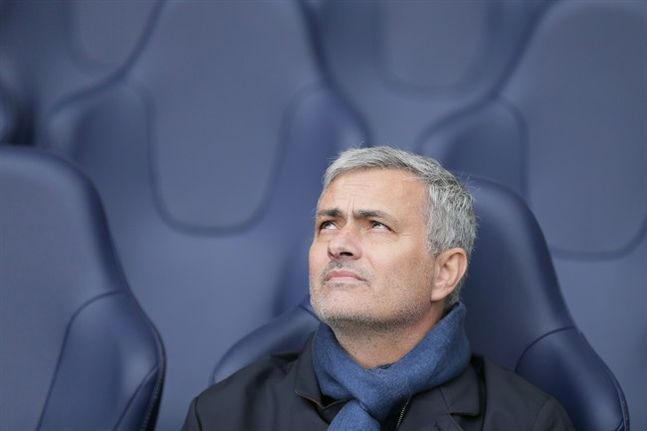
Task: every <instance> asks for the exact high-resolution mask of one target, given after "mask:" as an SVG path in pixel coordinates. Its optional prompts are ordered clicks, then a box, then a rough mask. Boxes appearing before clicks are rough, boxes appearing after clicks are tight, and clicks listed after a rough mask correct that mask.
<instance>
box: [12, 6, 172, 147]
mask: <svg viewBox="0 0 647 431" xmlns="http://www.w3.org/2000/svg"><path fill="white" fill-rule="evenodd" d="M158 3H159V0H138V1H133V2H114V1H107V2H103V1H76V0H49V1H40V0H21V1H5V2H0V87H4V90H5V92H6V93H7V94H8V95H9V100H7V101H6V102H10V103H11V106H10V108H11V112H13V114H14V115H13V116H12V118H11V119H12V123H11V124H10V125H9V127H7V131H10V132H11V135H10V136H5V137H4V139H3V136H2V128H1V127H0V142H2V141H3V140H4V141H7V140H10V141H11V142H13V143H16V144H21V145H34V136H35V130H36V129H38V128H40V127H42V119H43V118H44V117H45V116H46V114H47V112H48V110H49V109H50V108H51V107H52V105H53V104H54V103H55V101H57V100H59V99H60V98H63V97H65V96H67V95H69V94H71V93H72V92H73V91H75V90H78V89H80V88H83V87H84V86H87V85H89V84H90V83H92V82H97V81H98V80H101V79H103V78H105V77H106V76H107V75H108V74H110V73H112V72H113V71H114V70H115V69H117V68H118V67H120V66H121V65H123V64H124V63H126V62H127V61H128V59H129V58H130V57H131V56H132V55H133V54H134V53H135V52H136V51H137V47H138V44H139V43H140V42H141V40H142V38H143V36H144V35H145V34H146V30H147V28H148V26H149V25H150V24H151V23H152V21H154V18H155V9H156V7H157V4H158ZM0 91H2V90H1V89H0ZM1 103H2V101H1V100H0V106H1ZM1 110H2V108H0V111H1Z"/></svg>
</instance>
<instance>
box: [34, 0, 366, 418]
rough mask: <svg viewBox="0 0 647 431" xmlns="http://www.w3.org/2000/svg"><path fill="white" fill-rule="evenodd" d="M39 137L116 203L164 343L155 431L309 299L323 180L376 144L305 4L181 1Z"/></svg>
mask: <svg viewBox="0 0 647 431" xmlns="http://www.w3.org/2000/svg"><path fill="white" fill-rule="evenodd" d="M38 141H39V142H40V144H41V145H42V146H44V147H47V148H49V149H51V150H52V151H55V152H57V153H58V154H61V155H64V156H65V157H67V158H68V159H70V160H73V161H74V162H75V163H76V164H78V165H79V166H80V167H81V169H82V170H83V171H84V172H85V173H87V174H88V176H89V177H90V178H91V179H92V181H93V182H94V183H95V184H96V186H97V188H98V190H99V192H100V194H101V197H102V199H103V201H104V202H105V205H106V211H107V215H108V221H109V223H110V227H111V230H112V232H113V233H114V238H115V243H116V248H117V251H118V254H119V257H120V259H121V261H122V262H123V265H124V269H125V273H126V275H127V277H128V279H129V281H130V284H131V287H132V289H133V292H134V294H135V296H136V297H137V299H138V300H139V301H140V303H141V304H142V307H143V308H144V309H145V310H146V312H147V313H148V314H149V315H150V316H151V319H152V320H153V322H154V323H155V324H156V326H157V327H158V328H159V330H160V333H161V335H162V338H163V340H164V343H165V347H166V352H167V358H168V367H167V376H166V388H167V390H166V391H165V394H164V397H163V399H162V406H161V411H160V420H159V425H158V428H159V429H160V430H176V429H178V428H179V427H180V425H181V423H182V421H183V419H184V417H185V414H186V409H187V408H188V405H189V403H190V401H191V399H192V398H193V397H194V396H195V395H196V394H197V393H199V392H200V391H201V390H202V389H204V388H205V387H206V386H207V385H208V382H209V375H210V371H211V370H212V368H213V360H214V358H218V357H220V356H221V355H222V354H223V353H224V352H225V351H226V350H227V348H229V347H230V346H231V345H232V344H233V343H234V342H235V341H236V340H238V339H240V337H242V336H243V335H244V334H246V333H247V332H249V331H250V330H252V329H253V328H255V327H258V326H259V325H261V324H262V323H264V322H267V321H268V320H270V319H271V318H272V317H274V316H276V315H277V314H278V313H280V312H281V311H283V310H285V309H287V308H289V307H291V306H293V305H294V304H295V303H297V302H298V301H299V300H300V298H302V297H303V295H304V293H305V292H306V290H307V289H306V285H307V284H306V272H305V260H304V259H305V257H304V256H301V255H300V254H299V253H297V252H298V251H299V249H300V247H302V244H303V243H304V241H306V240H307V238H308V237H309V235H310V232H311V229H312V218H313V214H314V212H313V211H314V207H315V203H316V199H317V196H318V193H319V189H320V187H321V182H320V181H321V180H320V179H321V174H322V173H323V170H324V169H325V167H326V165H327V163H328V160H329V159H331V158H332V157H334V155H335V154H336V153H337V152H338V151H339V150H340V149H342V148H345V147H348V146H351V145H353V146H356V145H359V144H360V143H362V142H363V141H364V138H363V135H362V134H361V133H360V131H359V130H358V129H357V127H356V126H355V120H354V119H353V118H352V116H351V114H350V113H349V112H348V111H347V110H346V109H345V108H344V106H343V105H342V104H341V103H340V102H339V101H338V100H337V99H336V98H335V97H334V96H333V94H332V93H331V92H330V91H329V90H328V89H327V86H326V84H325V81H323V79H322V77H321V76H320V73H319V71H318V69H317V67H316V62H315V59H314V58H313V54H312V50H311V46H310V45H309V43H308V39H307V37H306V28H305V25H304V22H303V17H302V15H301V14H300V9H299V8H298V6H297V4H296V3H294V2H287V1H283V2H279V1H277V2H182V1H177V2H167V3H164V4H163V6H162V8H161V10H160V12H159V17H158V19H157V21H156V25H155V27H154V28H153V29H152V31H151V33H150V35H149V37H148V39H147V41H146V44H145V45H144V46H142V48H141V50H140V51H139V54H138V56H137V58H135V59H134V60H133V61H132V62H131V63H129V64H128V65H127V66H126V67H125V68H124V69H122V70H120V71H118V73H116V74H115V75H113V76H111V77H110V78H109V79H107V80H105V81H104V82H102V83H100V84H99V85H97V86H92V87H90V88H88V89H86V90H84V91H81V92H79V93H78V94H76V95H75V96H73V97H69V98H67V99H66V100H65V101H63V102H62V103H61V104H60V105H57V106H56V107H55V109H54V110H53V111H52V113H51V116H50V117H48V119H47V127H46V128H45V129H43V130H42V133H41V135H40V136H39V139H38ZM293 277H296V278H298V279H300V280H301V283H300V284H299V283H290V284H288V283H286V280H289V279H292V278H293ZM285 286H290V288H293V289H295V290H296V292H295V291H291V290H289V289H288V288H286V287H285Z"/></svg>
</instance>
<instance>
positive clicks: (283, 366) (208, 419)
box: [184, 147, 573, 431]
mask: <svg viewBox="0 0 647 431" xmlns="http://www.w3.org/2000/svg"><path fill="white" fill-rule="evenodd" d="M475 233H476V223H475V217H474V211H473V207H472V199H471V196H470V195H469V194H468V192H467V191H466V190H465V188H464V187H463V186H462V185H461V184H460V183H459V181H458V180H457V179H456V178H455V177H454V176H453V175H452V174H450V173H449V172H448V171H446V170H445V169H443V168H442V167H441V166H440V165H439V164H438V163H437V162H436V161H434V160H431V159H428V158H424V157H421V156H416V155H413V154H409V153H407V152H404V151H400V150H395V149H392V148H388V147H378V148H366V149H356V150H348V151H346V152H343V153H342V154H341V155H340V156H339V158H338V159H337V160H335V161H334V162H333V163H332V164H331V165H330V167H329V168H328V170H327V171H326V174H325V177H324V188H323V192H322V194H321V196H320V198H319V203H318V206H317V213H316V221H315V233H314V239H313V242H312V245H311V247H310V297H311V302H312V306H313V308H314V310H315V312H316V313H317V315H318V316H319V318H320V320H321V321H322V324H321V325H320V327H319V329H318V330H317V331H316V332H315V333H314V335H313V336H312V337H311V338H310V340H309V341H308V343H307V344H306V346H305V347H304V349H303V351H302V352H301V353H300V354H298V355H296V354H295V355H283V356H276V357H272V358H270V359H267V360H264V361H260V362H257V363H255V364H252V365H250V366H249V367H247V368H245V369H243V370H241V371H239V372H238V373H236V374H235V375H233V376H232V377H230V378H229V379H226V380H225V381H223V382H221V383H219V384H217V385H215V386H213V387H211V388H209V389H208V390H206V391H205V392H203V393H202V394H201V395H200V396H198V397H197V398H196V399H195V400H194V401H193V403H192V404H191V407H190V410H189V414H188V416H187V421H186V423H185V426H184V430H185V431H193V430H204V431H208V430H218V429H223V430H224V429H226V430H281V431H282V430H307V431H316V430H367V431H368V430H374V431H379V430H395V429H397V430H402V431H406V430H424V429H429V430H536V431H540V430H572V429H573V428H572V425H571V424H570V422H569V420H568V417H567V416H566V414H565V412H564V410H563V409H562V408H561V407H560V405H559V404H558V403H557V402H556V401H555V400H554V399H553V398H551V397H549V396H548V395H546V394H544V393H542V392H541V391H539V390H538V389H536V388H534V387H533V386H531V385H530V384H528V383H526V382H525V381H523V380H522V379H521V378H519V377H517V376H515V375H514V374H512V373H509V372H507V371H504V370H502V369H500V368H498V367H496V366H494V365H492V364H491V363H489V362H487V361H485V360H483V359H481V358H478V357H471V356H470V349H469V343H468V340H467V337H466V335H465V332H464V329H463V320H464V316H465V307H464V305H463V304H462V303H461V302H460V301H459V290H460V285H461V281H462V279H463V277H464V275H465V272H466V269H467V264H468V261H469V255H470V252H471V250H472V245H473V243H474V238H475Z"/></svg>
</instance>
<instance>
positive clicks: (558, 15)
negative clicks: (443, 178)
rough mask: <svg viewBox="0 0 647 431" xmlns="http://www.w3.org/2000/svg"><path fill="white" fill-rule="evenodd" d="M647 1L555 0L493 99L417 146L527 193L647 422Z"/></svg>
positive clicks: (597, 340) (573, 299)
mask: <svg viewBox="0 0 647 431" xmlns="http://www.w3.org/2000/svg"><path fill="white" fill-rule="evenodd" d="M646 48H647V2H645V1H619V2H618V1H563V2H555V3H554V4H553V5H552V6H551V7H550V8H549V9H548V10H547V11H546V13H545V15H544V16H543V18H542V19H541V21H540V22H539V23H538V25H537V27H536V29H535V31H534V34H533V36H532V38H531V39H530V40H529V42H528V45H527V46H526V48H525V51H524V53H523V55H522V56H521V58H520V61H519V64H518V65H517V67H516V68H515V69H514V70H513V71H511V74H510V76H509V77H508V78H507V79H506V81H505V83H504V85H503V86H502V87H501V89H500V91H499V92H498V94H496V95H494V96H493V98H492V100H491V101H490V103H487V104H485V105H483V106H480V107H478V109H474V110H472V111H471V112H468V113H461V114H459V115H456V116H453V117H451V118H449V119H448V120H447V121H446V122H445V123H444V124H442V125H441V126H440V127H438V128H436V129H434V130H431V131H430V132H429V134H428V136H427V137H426V138H425V140H424V143H423V145H422V146H421V147H420V148H419V149H418V151H419V152H421V153H423V154H427V155H430V156H433V157H436V158H439V159H441V160H443V161H444V162H445V164H446V165H447V166H449V167H451V168H453V169H457V170H462V171H468V172H471V173H473V174H476V175H480V176H484V177H487V178H490V179H492V180H494V181H497V182H499V183H501V184H503V185H505V186H506V187H508V188H510V189H512V190H514V191H516V192H517V193H519V194H520V195H521V196H522V197H523V198H524V199H525V201H526V203H527V204H528V206H529V207H530V208H531V209H532V211H533V212H534V213H535V214H536V216H537V219H538V220H539V224H540V225H541V227H542V230H543V231H544V233H545V235H546V239H547V242H548V244H549V247H550V250H551V256H552V258H553V262H554V264H555V268H556V270H557V275H558V277H559V280H560V284H561V286H562V289H563V292H564V296H565V299H566V302H567V304H568V305H569V308H570V310H571V311H572V314H573V318H574V319H575V321H576V322H577V324H578V327H579V328H581V330H582V331H583V333H584V334H585V335H586V337H587V339H588V340H589V342H590V343H591V344H592V345H593V346H594V348H595V349H596V351H597V352H599V354H600V355H601V356H602V358H603V359H604V360H605V362H606V363H607V364H608V365H609V366H610V368H611V369H612V370H613V372H614V374H615V375H616V376H617V378H618V380H619V382H620V384H621V385H622V387H623V389H624V392H625V394H626V396H627V401H628V403H629V410H630V413H631V418H632V424H633V425H634V427H635V429H641V430H642V429H647V409H645V406H647V390H645V388H647V344H646V343H645V334H647V313H646V312H645V311H646V309H647V290H646V289H647V265H645V262H647V199H646V198H645V196H646V194H645V186H646V185H647V169H645V167H646V166H647V145H646V144H645V142H647V121H645V119H646V118H647V74H645V71H646V70H647V56H645V55H644V53H645V49H646Z"/></svg>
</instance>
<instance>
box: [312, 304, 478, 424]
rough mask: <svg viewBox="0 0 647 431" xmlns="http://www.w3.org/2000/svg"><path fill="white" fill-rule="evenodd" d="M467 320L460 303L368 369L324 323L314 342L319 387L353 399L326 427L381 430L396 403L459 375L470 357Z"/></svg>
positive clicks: (315, 366)
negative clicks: (388, 360) (388, 359)
mask: <svg viewBox="0 0 647 431" xmlns="http://www.w3.org/2000/svg"><path fill="white" fill-rule="evenodd" d="M464 321H465V306H464V305H463V304H462V303H458V304H456V305H454V307H453V308H452V309H451V310H450V311H449V313H447V314H446V315H445V317H443V318H442V319H441V320H439V321H438V322H437V323H436V324H435V325H434V327H433V328H432V329H431V330H430V331H429V332H428V333H427V335H425V337H424V338H423V339H422V340H421V341H420V342H419V343H418V344H417V345H416V346H415V347H414V348H413V349H412V350H411V351H410V352H408V353H407V354H406V355H404V356H403V357H402V358H401V359H400V360H399V361H397V362H395V363H394V364H391V365H390V366H389V367H377V368H370V369H364V368H362V367H361V366H360V365H358V364H357V363H356V362H355V361H353V359H352V358H351V357H350V356H349V355H348V354H347V353H346V352H345V351H344V349H343V348H342V347H341V346H340V345H339V343H338V342H337V339H336V338H335V334H334V333H333V332H332V330H331V329H330V327H329V326H328V325H326V324H324V323H321V325H319V328H318V329H317V332H316V333H315V337H314V341H313V343H312V349H313V355H312V357H313V365H314V370H315V374H316V376H317V381H318V382H319V388H320V390H321V392H322V394H324V395H326V396H329V397H331V398H334V399H337V400H341V399H348V400H349V401H348V402H347V403H346V404H345V405H344V407H343V408H342V409H341V410H340V411H339V413H338V414H337V416H335V418H334V419H333V421H332V423H331V424H330V426H329V427H328V430H329V431H342V430H358V431H379V430H380V423H381V422H383V421H384V420H385V419H386V417H387V416H388V414H389V412H390V411H391V409H392V408H393V407H394V406H395V405H396V404H398V403H401V402H404V401H405V400H407V399H408V398H410V397H412V396H413V395H415V394H417V393H418V392H422V391H425V390H428V389H431V388H433V387H436V386H439V385H441V384H443V383H445V382H447V381H449V380H451V379H453V378H454V377H456V376H458V375H459V374H460V373H461V372H462V371H463V370H464V369H465V367H466V366H467V364H468V363H469V358H470V347H469V341H468V340H467V335H466V334H465V329H464Z"/></svg>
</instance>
